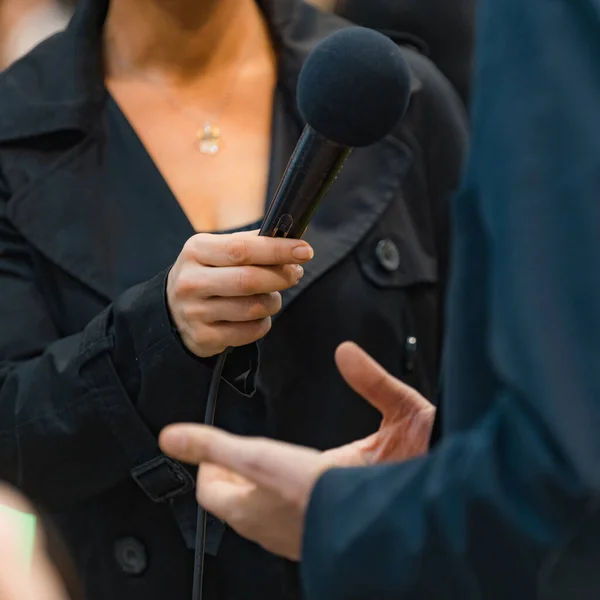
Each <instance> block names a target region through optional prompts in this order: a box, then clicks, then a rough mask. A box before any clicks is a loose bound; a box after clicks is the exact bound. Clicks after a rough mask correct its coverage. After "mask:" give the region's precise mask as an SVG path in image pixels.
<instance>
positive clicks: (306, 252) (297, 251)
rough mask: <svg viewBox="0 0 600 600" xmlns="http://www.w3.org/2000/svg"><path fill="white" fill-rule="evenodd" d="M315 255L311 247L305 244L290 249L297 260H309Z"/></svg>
mask: <svg viewBox="0 0 600 600" xmlns="http://www.w3.org/2000/svg"><path fill="white" fill-rule="evenodd" d="M314 255H315V253H314V251H313V249H312V248H311V247H310V246H307V245H306V244H303V245H302V246H296V247H295V248H294V249H293V250H292V256H293V257H294V258H296V259H298V260H310V259H311V258H312V257H313V256H314Z"/></svg>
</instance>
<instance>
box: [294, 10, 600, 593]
mask: <svg viewBox="0 0 600 600" xmlns="http://www.w3.org/2000/svg"><path fill="white" fill-rule="evenodd" d="M480 11H481V20H482V28H481V30H480V31H479V39H480V40H481V51H480V55H479V56H480V58H479V61H480V63H481V64H480V66H479V69H478V72H477V79H476V81H477V82H478V83H477V92H476V96H475V109H474V125H473V132H474V139H473V150H472V153H471V158H470V166H469V169H468V175H467V184H466V186H465V192H463V193H462V194H461V195H460V197H459V198H458V200H457V202H456V204H455V207H454V208H455V210H454V222H455V227H456V229H455V236H454V242H453V249H454V250H453V251H454V255H453V259H454V260H455V262H454V263H453V271H452V281H451V286H450V297H449V299H450V307H449V311H450V312H449V316H450V322H449V325H450V327H449V337H448V342H447V346H446V348H447V353H446V356H445V379H444V386H445V388H444V393H445V396H444V402H445V404H446V409H447V410H446V418H445V431H444V434H445V435H444V439H443V440H442V442H441V443H440V444H439V445H438V446H437V447H436V449H435V450H433V451H432V452H431V453H430V454H429V455H428V456H426V457H423V458H420V459H417V460H414V461H411V462H407V463H403V464H396V465H386V466H378V467H373V468H363V469H354V470H334V471H331V472H329V473H327V474H325V475H324V476H323V477H322V479H321V480H320V482H319V483H318V485H317V487H316V488H315V490H314V493H313V496H312V499H311V503H310V507H309V512H308V516H307V521H306V532H305V538H304V547H303V580H304V585H305V589H306V598H307V600H321V599H323V600H324V599H327V600H337V599H338V598H340V599H341V598H344V600H352V599H353V598H377V600H386V599H392V598H394V599H398V598H402V599H403V600H412V599H417V598H460V599H461V600H467V599H480V598H512V599H521V598H522V599H524V600H525V599H531V598H538V599H541V600H559V599H561V598H585V599H588V598H589V599H592V598H598V597H600V578H599V577H598V561H599V556H600V552H599V548H600V545H599V540H600V512H599V508H600V502H599V497H600V467H599V465H600V436H599V435H598V431H600V369H599V364H600V310H599V307H600V269H599V268H598V257H599V256H600V202H599V201H598V183H599V179H598V174H599V173H600V125H599V122H598V120H597V119H595V118H593V115H595V114H596V112H597V107H598V106H600V73H599V71H598V69H597V64H596V63H595V62H594V61H590V60H588V58H589V56H596V55H598V53H599V52H600V35H599V31H598V22H600V21H599V17H600V12H599V10H598V3H597V2H591V1H590V2H579V3H573V2H568V1H567V0H560V1H556V2H553V3H552V6H549V4H548V3H547V2H544V1H542V0H528V1H527V2H522V1H521V0H507V1H505V2H496V1H495V0H488V1H486V2H483V3H482V4H481V6H480ZM509 40H510V43H508V41H509ZM574 99H575V100H576V104H574V103H573V101H574ZM472 240H475V241H476V242H477V243H474V244H472V243H470V242H471V241H472ZM453 350H456V351H453Z"/></svg>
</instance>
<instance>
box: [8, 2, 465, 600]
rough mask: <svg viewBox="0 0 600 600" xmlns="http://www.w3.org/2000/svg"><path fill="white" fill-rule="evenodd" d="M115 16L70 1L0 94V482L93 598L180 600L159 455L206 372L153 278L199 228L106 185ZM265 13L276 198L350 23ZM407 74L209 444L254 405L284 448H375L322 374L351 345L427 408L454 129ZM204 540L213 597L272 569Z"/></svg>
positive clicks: (457, 152) (433, 376) (427, 80)
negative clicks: (42, 516)
mask: <svg viewBox="0 0 600 600" xmlns="http://www.w3.org/2000/svg"><path fill="white" fill-rule="evenodd" d="M107 4H108V2H107V0H83V1H82V2H81V3H79V5H78V8H77V11H76V14H75V17H74V19H73V20H72V22H71V24H70V26H69V28H68V30H67V31H66V32H65V33H62V34H59V35H57V36H55V37H54V38H52V39H50V40H49V41H47V42H45V43H43V44H42V45H41V46H39V47H38V48H37V49H36V50H34V51H33V52H32V53H31V54H29V55H28V56H26V57H25V58H24V59H23V60H21V61H19V62H17V63H16V64H15V65H13V66H12V67H11V68H10V69H9V70H8V71H7V72H5V73H4V74H3V75H2V76H1V78H0V291H1V293H0V478H3V479H6V480H9V481H11V482H13V483H15V484H16V485H18V486H19V487H20V488H21V489H23V490H24V491H25V492H26V493H27V494H29V495H30V496H31V497H32V498H33V500H34V501H36V502H38V503H39V504H40V505H41V506H43V507H44V508H45V509H46V510H48V511H50V512H51V513H52V514H53V515H54V516H55V518H56V520H57V522H58V524H59V526H60V527H61V529H62V531H63V533H64V535H65V537H66V538H67V541H68V542H69V543H70V544H71V547H72V548H73V551H74V554H75V558H76V561H77V563H78V566H79V569H80V571H81V573H82V577H83V579H84V583H85V586H86V590H87V595H88V597H89V598H90V599H91V600H95V599H97V600H100V599H109V598H110V599H111V600H132V599H135V598H143V599H144V600H153V599H157V600H158V599H161V600H162V599H163V598H165V597H169V598H172V599H173V600H175V599H182V600H185V599H187V598H188V597H189V595H190V589H191V575H192V552H191V551H190V549H189V548H190V547H192V545H193V535H194V526H195V516H194V512H195V509H196V505H195V501H194V493H193V490H192V486H193V472H191V471H189V470H187V469H186V468H184V467H182V466H181V465H178V464H177V463H174V462H172V461H169V460H168V459H166V457H164V456H162V455H161V453H160V451H159V449H158V446H157V442H156V436H157V434H158V432H159V431H160V430H161V428H162V427H164V426H165V425H166V424H168V423H172V422H175V421H189V420H200V419H201V418H202V415H203V412H204V404H205V399H206V394H207V390H208V385H209V381H210V377H211V373H212V367H213V364H214V360H199V359H197V358H195V357H192V356H191V355H189V354H188V353H187V352H186V351H185V350H184V349H183V347H182V345H181V343H180V341H179V338H178V336H177V334H176V332H174V331H173V329H172V326H171V323H170V320H169V316H168V312H167V308H166V304H165V293H164V288H165V277H166V273H167V272H168V269H169V266H170V265H171V264H172V263H173V262H174V260H175V259H176V257H177V255H178V253H179V251H180V250H181V247H182V246H183V244H184V242H185V241H186V239H187V237H189V235H191V233H192V232H191V227H190V226H189V224H187V226H182V225H181V222H182V221H181V213H180V212H179V213H176V212H174V211H177V210H180V209H178V208H177V207H173V208H172V210H171V213H169V214H164V215H163V214H155V213H154V212H153V211H151V210H144V209H143V206H144V204H143V199H140V198H139V193H138V192H139V190H140V189H143V188H142V187H140V186H143V182H140V181H138V180H137V179H136V176H135V175H136V174H135V173H129V174H128V176H126V177H121V178H119V177H116V176H115V171H114V165H113V162H114V161H113V162H111V159H112V157H111V154H110V149H111V142H112V141H113V140H111V139H110V135H109V131H108V129H107V126H106V118H105V116H106V106H107V92H106V89H105V87H104V83H103V77H102V69H101V37H100V36H101V31H102V25H103V21H104V18H105V14H106V9H107ZM261 6H262V8H263V10H264V11H265V13H266V16H267V18H268V21H269V24H270V26H271V31H272V33H273V38H274V42H275V45H276V48H277V50H278V54H279V86H278V91H279V93H280V94H281V98H283V100H282V102H283V104H284V105H285V106H287V107H288V108H287V112H285V111H284V113H282V114H281V115H279V117H274V139H273V144H274V153H275V154H276V155H274V157H273V161H272V162H273V168H272V172H271V185H270V186H269V187H270V190H271V192H272V190H273V188H274V186H275V185H276V184H277V180H278V179H279V177H280V174H281V172H282V170H283V168H284V166H285V163H286V161H287V159H288V157H289V155H290V153H291V151H292V149H293V145H294V143H295V141H296V139H297V137H298V134H299V132H300V130H301V125H302V124H301V123H300V122H299V116H298V114H297V110H296V107H295V103H294V97H295V82H296V78H297V75H298V71H299V69H300V67H301V65H302V62H303V60H304V58H305V57H306V55H307V53H308V52H309V51H310V50H311V48H313V47H314V46H315V45H316V44H317V43H318V42H319V40H320V39H322V38H323V37H324V36H326V35H327V34H328V33H330V32H332V31H334V30H336V29H339V28H341V27H345V26H346V25H347V23H346V22H345V21H343V20H342V19H340V18H339V17H336V16H333V15H325V14H323V13H319V12H318V11H316V10H315V9H314V8H312V7H309V6H308V5H305V4H303V3H301V2H298V1H297V0H272V1H269V2H267V1H263V2H261ZM406 58H407V60H408V62H409V64H410V67H411V69H412V72H413V94H412V99H411V105H410V108H409V111H408V114H407V116H406V118H405V119H404V120H403V122H402V123H401V124H400V125H399V126H398V127H397V129H396V131H395V132H394V133H393V135H390V136H389V137H387V138H386V139H385V140H384V141H382V142H381V143H379V144H377V145H374V146H372V147H370V148H366V149H362V150H359V151H356V152H355V153H354V154H353V155H352V156H351V158H350V159H349V161H348V163H347V166H346V168H345V169H344V172H343V174H342V175H341V177H340V178H339V180H338V182H337V183H336V185H335V188H334V190H333V191H332V193H331V195H330V196H329V197H328V198H327V201H326V203H324V205H323V207H322V210H320V211H319V213H318V215H317V216H316V218H315V220H314V222H313V224H312V226H311V227H310V229H309V232H308V233H307V236H306V238H307V240H308V241H309V242H311V243H312V244H313V246H314V248H315V251H316V257H315V259H314V260H313V261H312V262H311V264H309V265H308V266H307V268H306V275H305V277H304V278H303V280H302V282H301V283H300V284H299V285H298V286H297V287H296V288H294V289H293V290H291V291H289V292H287V293H285V294H284V308H283V311H282V313H281V314H280V315H279V316H278V317H277V318H276V319H275V320H274V326H273V329H272V331H271V333H270V334H269V335H268V337H267V338H266V339H265V340H264V341H263V342H261V343H260V368H259V367H258V351H257V346H256V345H253V346H249V347H247V348H243V349H239V350H236V351H235V352H234V353H233V354H232V355H231V356H230V360H229V361H228V366H227V369H226V372H225V381H226V383H225V384H224V385H223V386H222V390H221V398H220V405H219V406H220V409H219V412H218V415H217V422H218V424H219V425H221V426H222V427H225V428H228V429H231V430H234V431H237V432H241V433H248V432H249V431H248V429H247V428H246V421H245V418H244V413H245V411H247V410H249V407H253V406H254V405H253V403H261V407H262V410H263V411H264V421H265V428H266V430H268V432H269V434H270V435H273V436H274V437H277V438H280V439H283V440H288V441H290V442H297V443H301V444H306V445H310V446H314V447H316V448H322V449H324V448H329V447H332V446H336V445H338V444H342V443H345V442H348V441H350V440H353V439H355V438H358V437H361V436H365V435H367V434H369V433H371V432H372V431H374V430H375V429H376V428H377V426H378V423H379V415H378V413H377V412H376V411H375V410H374V409H373V408H371V407H370V406H368V405H367V404H366V403H365V402H364V401H363V400H362V399H360V398H358V397H357V396H356V395H355V394H353V393H352V392H351V391H350V390H349V389H348V388H347V386H345V384H344V383H343V381H342V380H341V378H340V376H339V375H338V374H337V372H336V369H335V366H334V363H333V354H334V350H335V348H336V346H337V344H339V343H340V342H341V341H343V340H347V339H350V340H355V341H356V342H358V343H359V344H361V345H362V346H363V347H364V348H366V349H367V350H368V351H369V352H371V353H372V354H373V355H374V356H375V358H376V359H377V360H378V361H380V362H381V363H382V364H383V365H384V366H385V367H386V368H387V369H389V370H390V371H391V372H392V373H394V374H395V375H397V376H399V377H402V378H403V379H405V380H406V381H408V382H409V383H410V384H411V385H414V386H415V387H416V388H417V389H419V390H421V391H422V392H423V393H424V394H425V395H427V396H429V397H433V396H434V394H435V388H436V383H437V372H438V358H439V341H440V339H439V338H440V320H441V319H440V313H441V304H442V302H441V294H442V292H443V288H444V281H445V279H446V267H447V230H448V222H447V214H448V201H449V199H450V197H451V194H452V192H453V190H455V188H456V187H457V185H458V181H459V174H460V167H461V161H462V157H463V154H464V150H465V145H466V126H465V121H464V116H463V113H462V110H461V108H460V106H461V104H460V101H459V100H458V99H457V97H456V96H455V93H454V92H453V90H452V88H451V86H450V85H449V84H448V82H447V81H446V80H445V79H444V78H443V77H442V76H441V75H440V73H439V72H438V71H437V70H436V69H435V68H434V67H433V66H432V64H431V63H430V62H429V61H428V60H427V59H426V58H424V57H422V56H419V55H418V54H416V53H415V52H414V51H412V50H406ZM112 147H113V148H114V145H113V146H112ZM136 203H137V205H136ZM140 207H141V208H140ZM175 214H178V215H179V217H177V218H175V216H174V215H175ZM133 216H135V218H133ZM177 219H179V220H177ZM255 390H256V391H257V393H256V394H255V395H254V396H253V395H252V394H253V392H254V391H255ZM209 530H210V531H209V551H210V552H211V554H212V555H214V554H216V553H217V550H218V558H217V559H214V558H211V557H209V561H208V563H207V568H208V570H209V573H208V576H209V585H212V584H211V583H210V581H211V580H212V581H213V583H214V581H217V580H219V581H221V582H222V584H219V583H216V584H215V585H221V586H222V585H225V584H227V585H229V586H231V585H235V584H236V582H237V583H238V584H239V586H240V587H241V588H242V589H243V590H244V591H243V592H238V591H236V590H235V589H234V590H233V591H232V592H231V594H232V597H237V598H248V597H251V596H252V593H250V592H249V591H248V586H249V585H250V584H249V583H248V582H249V581H252V577H256V576H257V574H258V576H260V574H261V573H263V572H264V573H265V574H267V573H271V571H269V569H270V568H271V567H272V565H273V563H274V561H275V559H274V558H271V557H269V556H268V555H266V553H264V552H263V553H262V554H261V552H262V551H261V550H259V549H258V548H255V547H254V546H251V545H250V544H248V543H246V542H243V541H242V540H240V539H239V538H237V536H235V535H234V534H233V533H232V532H230V531H226V532H225V533H224V534H223V527H222V525H221V524H220V523H218V522H216V521H214V520H212V521H211V522H210V524H209ZM263 555H264V556H263ZM232 557H233V558H232ZM277 562H278V561H277ZM223 565H229V566H227V568H224V567H223ZM231 565H233V566H231ZM234 567H235V568H234ZM223 569H224V570H223ZM232 569H234V570H233V571H232ZM236 569H237V570H236ZM286 571H287V569H286ZM277 572H279V571H277ZM247 577H249V578H250V579H246V578H247ZM284 580H285V581H284ZM287 580H288V578H287V577H282V579H281V581H280V580H279V579H278V575H272V574H270V575H269V576H268V577H267V578H266V579H265V582H264V589H263V590H262V592H261V589H258V588H257V590H256V593H257V594H258V596H259V597H261V598H268V597H274V598H276V597H284V596H285V594H287V593H288V591H289V593H290V594H294V593H295V592H296V591H297V590H295V588H294V585H293V583H292V584H291V585H290V586H289V587H287V588H286V585H287V584H286V583H285V582H286V581H287ZM223 582H224V583H223ZM257 585H258V587H259V588H260V587H261V585H260V584H257ZM269 585H270V586H271V588H273V589H275V590H276V591H273V592H271V591H267V588H268V586H269ZM271 588H268V589H271ZM222 589H224V588H222ZM227 593H229V592H227ZM240 593H241V594H242V595H241V596H240ZM220 597H222V598H225V597H228V596H227V594H226V593H225V592H221V594H220Z"/></svg>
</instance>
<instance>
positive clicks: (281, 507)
mask: <svg viewBox="0 0 600 600" xmlns="http://www.w3.org/2000/svg"><path fill="white" fill-rule="evenodd" d="M336 361H337V364H338V368H339V369H340V372H341V374H342V376H343V377H344V379H345V380H346V382H347V383H348V384H349V385H350V386H351V387H352V388H353V389H354V390H355V391H356V392H358V393H359V394H361V395H362V396H363V397H364V398H365V399H366V400H367V401H368V402H370V403H371V404H372V405H373V406H375V407H376V408H377V409H379V410H380V411H381V413H382V415H383V420H382V422H381V426H380V428H379V431H378V432H377V433H374V434H373V435H372V436H369V437H368V438H365V439H364V440H360V441H358V442H354V443H353V444H349V445H347V446H342V447H340V448H336V449H333V450H329V451H327V452H317V451H316V450H312V449H310V448H302V447H300V446H292V445H290V444H283V443H281V442H275V441H271V440H264V439H251V438H243V437H238V436H234V435H230V434H228V433H225V432H223V431H219V430H218V429H214V428H212V427H205V426H201V425H173V426H171V427H168V428H167V429H165V430H164V431H163V433H162V434H161V437H160V444H161V447H162V449H163V451H164V452H166V453H167V454H169V455H170V456H173V457H174V458H177V459H179V460H182V461H184V462H187V463H190V464H195V465H200V471H199V474H198V487H197V497H198V501H199V502H200V503H201V504H202V505H203V506H204V507H205V508H206V509H207V510H208V511H210V512H211V513H213V514H214V515H216V516H217V517H219V518H221V519H223V520H224V521H226V522H227V523H228V524H229V525H230V526H231V527H232V528H233V529H235V530H236V531H237V532H238V533H239V534H240V535H242V536H244V537H246V538H248V539H250V540H252V541H255V542H257V543H258V544H260V545H262V546H263V547H264V548H266V549H267V550H268V551H269V552H273V553H275V554H279V555H281V556H284V557H285V558H289V559H291V560H299V558H300V553H301V542H302V531H303V528H304V518H305V514H306V510H307V507H308V503H309V500H310V495H311V492H312V490H313V487H314V485H315V483H316V482H317V480H318V479H319V477H320V476H321V475H322V474H323V472H324V471H326V470H328V469H331V468H333V467H353V466H361V465H368V464H375V463H382V462H397V461H403V460H407V459H410V458H413V457H415V456H417V455H419V454H423V453H425V452H427V449H428V447H429V438H430V435H431V429H432V426H433V420H434V417H435V408H434V406H433V405H432V404H430V403H429V402H428V401H427V400H426V399H425V398H423V396H421V395H420V394H419V393H418V392H417V391H415V390H414V389H412V388H410V387H409V386H407V385H406V384H404V383H402V382H401V381H399V380H398V379H396V378H395V377H392V375H390V374H389V373H387V372H386V371H385V370H384V369H383V368H382V367H381V366H380V365H378V364H377V363H376V362H375V361H374V360H373V359H372V358H371V357H370V356H368V355H367V354H366V353H365V352H364V351H363V350H361V349H360V348H359V347H358V346H356V345H355V344H349V343H346V344H342V346H340V348H339V349H338V352H337V354H336Z"/></svg>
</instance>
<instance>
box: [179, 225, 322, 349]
mask: <svg viewBox="0 0 600 600" xmlns="http://www.w3.org/2000/svg"><path fill="white" fill-rule="evenodd" d="M312 257H313V251H312V248H311V247H310V246H309V245H308V244H307V243H306V242H302V241H299V240H292V239H284V238H268V237H259V236H258V235H257V234H256V232H251V233H235V234H231V235H210V234H199V235H195V236H194V237H192V238H190V239H189V240H188V242H187V243H186V245H185V246H184V248H183V250H182V251H181V254H180V255H179V257H178V259H177V262H176V263H175V265H174V266H173V268H172V269H171V272H170V273H169V277H168V281H167V301H168V305H169V310H170V312H171V317H172V319H173V321H174V322H175V326H176V327H177V329H178V331H179V334H180V336H181V338H182V340H183V343H184V344H185V345H186V347H187V348H188V349H189V350H190V351H191V352H193V353H194V354H196V355H197V356H200V357H202V358H206V357H209V356H214V355H215V354H219V353H220V352H222V351H223V350H225V348H229V347H237V346H244V345H246V344H250V343H252V342H255V341H256V340H259V339H260V338H262V337H264V336H265V335H266V334H267V332H268V331H269V329H270V328H271V317H272V316H273V315H274V314H276V313H277V312H279V310H280V309H281V295H280V294H279V292H280V291H282V290H285V289H288V288H291V287H293V286H295V285H296V284H297V283H298V281H300V279H301V278H302V275H303V274H304V270H303V269H302V267H301V266H300V265H301V264H303V263H305V262H307V261H309V260H310V259H311V258H312Z"/></svg>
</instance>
